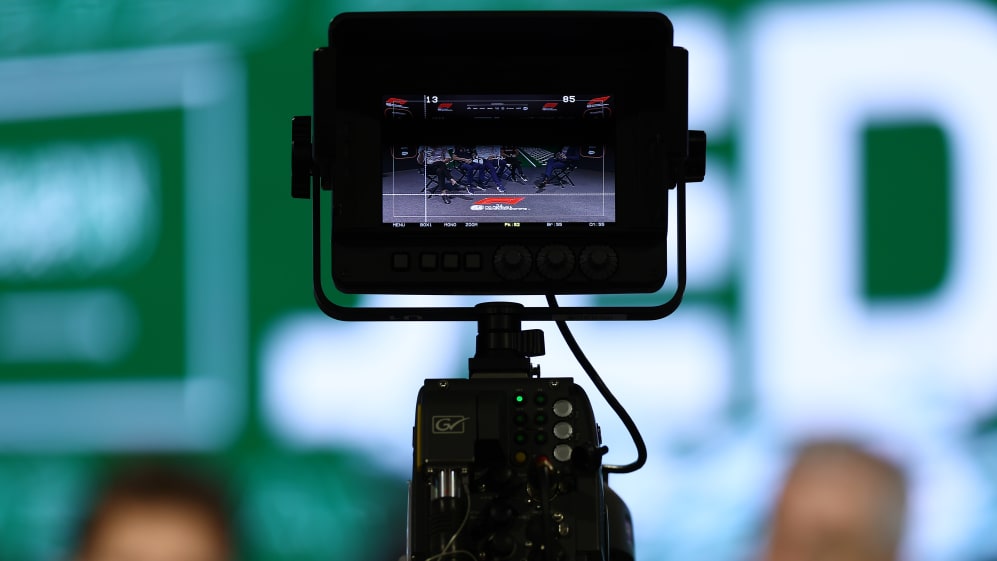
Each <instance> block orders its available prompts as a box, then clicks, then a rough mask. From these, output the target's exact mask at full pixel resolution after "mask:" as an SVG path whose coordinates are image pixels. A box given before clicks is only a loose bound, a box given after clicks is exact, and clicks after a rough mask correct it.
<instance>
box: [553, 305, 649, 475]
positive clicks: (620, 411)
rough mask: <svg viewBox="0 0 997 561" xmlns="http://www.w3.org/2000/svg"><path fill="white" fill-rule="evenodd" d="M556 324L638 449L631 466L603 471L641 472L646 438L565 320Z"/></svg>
mask: <svg viewBox="0 0 997 561" xmlns="http://www.w3.org/2000/svg"><path fill="white" fill-rule="evenodd" d="M547 305H549V306H550V307H551V309H556V308H557V307H558V305H557V298H556V297H555V296H554V295H553V294H548V295H547ZM554 323H556V324H557V329H558V330H559V331H560V332H561V336H562V337H564V342H565V343H567V344H568V348H569V349H571V354H573V355H575V359H576V360H577V361H578V364H580V365H581V366H582V370H584V371H585V374H587V375H588V377H589V379H590V380H592V383H593V384H595V387H596V389H598V390H599V393H600V394H601V395H602V397H603V399H605V400H606V402H607V403H609V406H610V407H611V408H612V409H613V412H614V413H616V415H617V416H618V417H619V418H620V420H621V421H623V425H624V426H625V427H627V431H628V432H629V433H630V438H632V439H633V442H634V446H636V447H637V459H636V460H634V461H633V462H630V463H629V464H625V465H622V466H617V465H604V466H602V470H603V471H604V472H606V473H631V472H634V471H637V470H639V469H640V468H642V467H643V466H644V464H645V463H646V462H647V445H646V444H644V437H642V436H641V435H640V430H638V429H637V423H635V422H634V420H633V418H631V417H630V414H629V413H627V411H626V409H624V408H623V405H622V404H620V402H619V400H617V399H616V397H615V396H614V395H613V393H612V392H611V391H609V387H607V386H606V383H605V382H603V381H602V378H600V377H599V373H598V372H596V371H595V367H594V366H592V363H591V362H589V360H588V358H586V357H585V353H583V352H582V348H581V347H580V346H578V341H576V340H575V336H574V335H572V334H571V330H570V329H568V324H567V322H565V321H564V320H555V321H554Z"/></svg>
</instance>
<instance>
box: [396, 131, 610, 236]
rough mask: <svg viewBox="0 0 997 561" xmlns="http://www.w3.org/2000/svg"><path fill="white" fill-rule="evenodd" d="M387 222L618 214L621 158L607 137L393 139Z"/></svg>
mask: <svg viewBox="0 0 997 561" xmlns="http://www.w3.org/2000/svg"><path fill="white" fill-rule="evenodd" d="M382 171H383V174H382V175H383V182H382V201H383V204H382V211H383V221H384V223H386V224H387V223H391V224H404V223H413V222H419V223H445V224H453V223H457V224H473V225H477V224H479V223H495V222H498V223H516V224H525V223H538V224H545V225H549V226H560V225H566V224H588V225H591V226H604V225H606V224H609V223H613V222H615V221H616V197H615V195H616V188H615V173H614V159H613V154H612V151H611V150H609V149H608V147H607V146H606V145H589V146H575V145H564V146H491V145H480V146H459V145H447V146H397V145H396V146H391V147H390V148H388V149H387V150H385V154H384V162H383V170H382Z"/></svg>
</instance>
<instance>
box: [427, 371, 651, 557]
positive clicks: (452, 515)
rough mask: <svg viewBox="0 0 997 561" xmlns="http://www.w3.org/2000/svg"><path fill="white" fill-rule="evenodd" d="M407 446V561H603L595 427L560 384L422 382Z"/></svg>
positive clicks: (569, 385)
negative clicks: (410, 451) (439, 560)
mask: <svg viewBox="0 0 997 561" xmlns="http://www.w3.org/2000/svg"><path fill="white" fill-rule="evenodd" d="M414 438H415V442H414V458H413V460H414V461H413V475H412V482H411V489H410V501H409V509H410V512H409V537H410V541H409V552H408V554H409V557H408V558H409V559H411V560H424V559H428V558H430V557H431V556H432V555H438V554H441V552H450V553H449V554H447V556H445V557H444V558H445V559H460V558H468V555H466V554H464V553H461V552H471V554H472V556H473V557H477V558H479V559H488V560H505V559H509V560H513V559H515V560H536V561H542V560H547V559H550V560H562V561H586V560H590V561H595V560H602V559H604V557H602V555H603V552H605V551H608V550H609V536H608V535H607V532H608V531H609V526H610V525H609V523H608V510H607V506H606V498H605V496H604V490H605V489H606V488H605V487H604V484H603V474H602V470H601V451H600V442H599V434H598V427H597V425H596V423H595V419H594V417H593V414H592V407H591V405H590V403H589V401H588V398H587V396H586V395H585V392H584V391H583V390H582V388H581V387H579V386H578V385H577V384H575V383H574V382H573V381H572V380H571V379H570V378H547V379H539V378H528V377H523V378H521V379H517V380H510V379H492V380H489V379H483V380H479V379H475V380H460V379H457V380H447V379H441V380H432V379H431V380H426V382H425V384H424V386H423V387H422V389H421V391H420V392H419V398H418V406H417V414H416V424H415V434H414ZM452 538H453V539H454V541H453V543H452V544H449V545H450V547H449V548H448V547H447V546H448V543H449V542H450V540H451V539H452ZM616 546H617V547H620V544H616ZM631 547H632V546H631ZM451 555H452V556H451Z"/></svg>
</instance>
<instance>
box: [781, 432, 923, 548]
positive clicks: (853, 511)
mask: <svg viewBox="0 0 997 561" xmlns="http://www.w3.org/2000/svg"><path fill="white" fill-rule="evenodd" d="M906 504H907V481H906V476H905V474H904V472H903V470H902V469H901V468H900V467H899V466H898V465H897V464H895V463H893V462H892V461H890V460H888V459H887V458H885V457H884V456H881V455H878V454H876V453H873V452H870V451H868V450H866V449H864V448H863V447H861V446H859V445H857V444H854V443H851V442H848V441H843V440H825V441H813V442H808V443H806V444H804V445H803V446H802V447H801V448H799V450H798V451H797V453H796V454H795V456H794V459H793V463H792V465H791V466H790V469H789V471H788V473H787V475H786V478H785V480H784V482H783V485H782V488H781V490H780V493H779V495H778V496H777V498H776V502H775V509H774V511H773V514H772V519H771V521H770V522H771V527H770V529H769V539H768V543H767V546H766V549H765V552H764V555H763V559H764V560H765V561H895V560H896V559H898V558H899V557H900V547H901V541H902V538H903V529H904V526H905V519H906V509H907V506H906Z"/></svg>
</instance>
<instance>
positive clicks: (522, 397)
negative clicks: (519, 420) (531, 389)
mask: <svg viewBox="0 0 997 561" xmlns="http://www.w3.org/2000/svg"><path fill="white" fill-rule="evenodd" d="M524 401H526V396H525V395H523V394H521V393H517V394H516V403H522V402H524Z"/></svg>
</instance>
